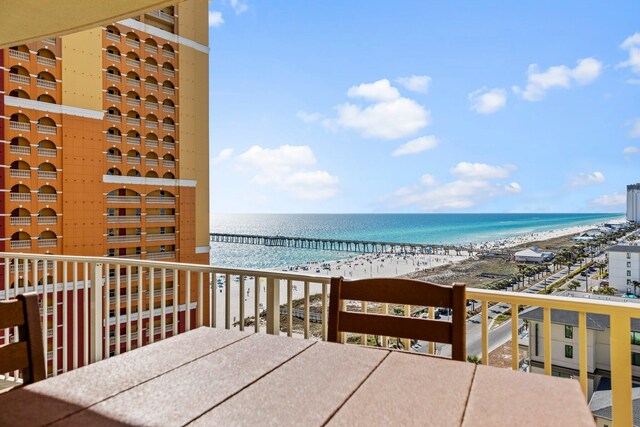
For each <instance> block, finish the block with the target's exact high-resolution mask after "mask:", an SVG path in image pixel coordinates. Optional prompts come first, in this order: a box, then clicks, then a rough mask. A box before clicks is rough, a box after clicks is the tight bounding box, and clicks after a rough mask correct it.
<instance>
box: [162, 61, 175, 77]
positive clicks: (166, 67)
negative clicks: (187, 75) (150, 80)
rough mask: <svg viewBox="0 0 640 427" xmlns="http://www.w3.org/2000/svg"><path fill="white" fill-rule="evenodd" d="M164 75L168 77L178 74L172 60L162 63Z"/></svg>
mask: <svg viewBox="0 0 640 427" xmlns="http://www.w3.org/2000/svg"><path fill="white" fill-rule="evenodd" d="M162 75H163V76H166V77H175V76H176V71H175V68H173V64H172V63H170V62H165V63H164V64H162Z"/></svg>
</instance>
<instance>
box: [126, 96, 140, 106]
mask: <svg viewBox="0 0 640 427" xmlns="http://www.w3.org/2000/svg"><path fill="white" fill-rule="evenodd" d="M127 105H130V106H132V107H139V106H140V99H138V98H129V97H127Z"/></svg>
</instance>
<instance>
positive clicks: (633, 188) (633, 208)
mask: <svg viewBox="0 0 640 427" xmlns="http://www.w3.org/2000/svg"><path fill="white" fill-rule="evenodd" d="M627 220H628V221H635V222H638V221H639V220H640V184H630V185H627Z"/></svg>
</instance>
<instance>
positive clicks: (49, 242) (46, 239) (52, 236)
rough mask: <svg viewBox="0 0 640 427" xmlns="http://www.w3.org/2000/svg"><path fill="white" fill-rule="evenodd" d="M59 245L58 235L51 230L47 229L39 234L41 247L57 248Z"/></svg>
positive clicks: (39, 245)
mask: <svg viewBox="0 0 640 427" xmlns="http://www.w3.org/2000/svg"><path fill="white" fill-rule="evenodd" d="M57 245H58V236H56V233H54V232H53V231H51V230H45V231H43V232H42V233H40V235H39V236H38V247H39V248H55V247H56V246H57Z"/></svg>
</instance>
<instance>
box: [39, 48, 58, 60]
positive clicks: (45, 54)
mask: <svg viewBox="0 0 640 427" xmlns="http://www.w3.org/2000/svg"><path fill="white" fill-rule="evenodd" d="M37 55H38V56H39V57H41V58H48V59H56V56H55V55H54V54H53V52H51V51H50V50H49V49H44V48H42V49H39V50H38V53H37Z"/></svg>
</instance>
